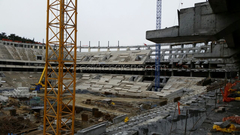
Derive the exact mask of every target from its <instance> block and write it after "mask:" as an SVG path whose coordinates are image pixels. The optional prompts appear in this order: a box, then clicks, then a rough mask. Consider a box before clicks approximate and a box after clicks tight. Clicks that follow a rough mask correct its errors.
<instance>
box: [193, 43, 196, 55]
mask: <svg viewBox="0 0 240 135" xmlns="http://www.w3.org/2000/svg"><path fill="white" fill-rule="evenodd" d="M195 47H196V43H193V48H195ZM193 52H194V53H195V49H194V50H193Z"/></svg>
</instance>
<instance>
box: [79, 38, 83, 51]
mask: <svg viewBox="0 0 240 135" xmlns="http://www.w3.org/2000/svg"><path fill="white" fill-rule="evenodd" d="M81 49H82V42H81V41H80V46H79V52H81V51H82V50H81Z"/></svg>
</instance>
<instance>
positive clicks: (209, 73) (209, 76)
mask: <svg viewBox="0 0 240 135" xmlns="http://www.w3.org/2000/svg"><path fill="white" fill-rule="evenodd" d="M208 69H211V65H210V63H208ZM208 78H211V72H210V71H208Z"/></svg>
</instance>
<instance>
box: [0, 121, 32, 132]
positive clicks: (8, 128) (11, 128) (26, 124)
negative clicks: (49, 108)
mask: <svg viewBox="0 0 240 135" xmlns="http://www.w3.org/2000/svg"><path fill="white" fill-rule="evenodd" d="M34 126H36V125H34V124H33V123H32V122H31V121H30V120H29V119H24V118H23V117H17V116H10V117H9V116H4V117H1V118H0V134H4V135H5V134H8V133H17V132H20V131H21V130H24V129H27V128H31V127H34Z"/></svg>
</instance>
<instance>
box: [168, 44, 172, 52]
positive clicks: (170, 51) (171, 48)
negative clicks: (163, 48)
mask: <svg viewBox="0 0 240 135" xmlns="http://www.w3.org/2000/svg"><path fill="white" fill-rule="evenodd" d="M170 49H172V46H171V45H170ZM169 53H170V54H171V53H172V51H169Z"/></svg>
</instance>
